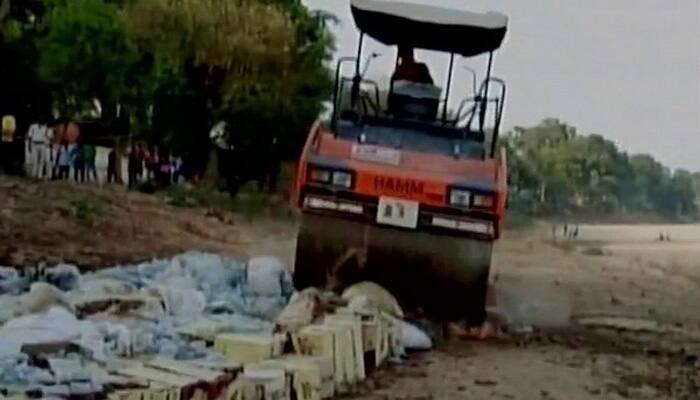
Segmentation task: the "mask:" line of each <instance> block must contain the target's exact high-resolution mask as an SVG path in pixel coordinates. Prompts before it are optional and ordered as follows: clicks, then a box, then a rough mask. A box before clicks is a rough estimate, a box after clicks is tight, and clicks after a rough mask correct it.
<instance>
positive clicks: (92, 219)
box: [69, 198, 103, 228]
mask: <svg viewBox="0 0 700 400" xmlns="http://www.w3.org/2000/svg"><path fill="white" fill-rule="evenodd" d="M69 206H70V207H69V209H70V214H71V215H72V216H73V218H75V219H76V220H77V221H78V223H80V225H83V226H85V227H88V228H92V227H93V226H95V224H96V223H97V220H98V219H99V217H100V216H102V214H103V210H102V207H100V205H99V204H98V203H96V202H95V201H94V200H91V199H85V198H83V199H77V200H72V201H71V202H70V204H69Z"/></svg>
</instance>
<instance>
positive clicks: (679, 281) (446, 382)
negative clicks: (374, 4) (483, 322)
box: [0, 177, 700, 400]
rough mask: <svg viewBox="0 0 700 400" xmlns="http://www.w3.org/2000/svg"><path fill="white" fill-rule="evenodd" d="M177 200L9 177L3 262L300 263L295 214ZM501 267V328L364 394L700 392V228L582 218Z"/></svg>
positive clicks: (513, 244) (495, 277) (628, 395)
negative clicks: (184, 259) (228, 258)
mask: <svg viewBox="0 0 700 400" xmlns="http://www.w3.org/2000/svg"><path fill="white" fill-rule="evenodd" d="M165 203H166V199H165V197H164V196H148V195H143V194H138V193H127V192H125V191H124V190H123V189H121V188H96V187H91V186H79V185H74V184H70V183H51V184H36V183H30V182H27V181H17V180H10V179H7V178H3V177H0V204H1V205H2V206H1V207H0V265H36V264H37V263H38V262H46V263H48V264H52V263H57V262H59V261H66V262H73V263H77V264H79V265H81V266H83V267H85V268H93V267H99V266H105V265H114V264H117V263H122V262H133V261H139V260H143V259H149V258H152V257H157V256H169V255H172V254H175V253H179V252H182V251H186V250H206V251H215V252H221V253H225V254H231V255H243V256H245V255H257V254H272V255H277V256H280V257H282V258H283V259H284V260H285V261H287V262H289V263H290V264H291V261H292V259H293V249H294V235H295V227H294V224H293V223H290V221H285V222H280V221H273V220H270V219H266V218H262V219H257V220H255V221H254V222H251V221H249V220H248V219H247V218H245V217H242V216H239V215H233V214H229V213H224V212H220V211H217V210H211V209H210V210H207V209H200V208H191V209H189V208H176V207H171V206H168V205H166V204H165ZM660 233H664V235H668V236H669V237H670V238H671V241H670V242H666V241H664V242H659V241H658V236H659V234H660ZM493 264H494V265H493V269H492V276H491V281H492V293H491V299H492V301H491V303H492V306H491V309H490V311H491V315H492V318H491V321H492V323H493V325H495V326H496V327H497V328H499V329H500V330H502V331H503V332H504V334H503V335H499V336H498V337H493V336H492V337H490V338H488V339H487V340H471V341H458V340H453V341H447V342H444V343H440V344H439V345H438V347H437V349H436V350H435V351H432V352H429V353H425V354H417V355H413V356H412V357H410V358H409V359H408V360H406V361H404V362H402V363H400V364H396V365H392V366H391V367H390V368H388V369H385V370H382V371H377V372H376V373H375V374H373V375H372V377H371V378H370V379H368V381H367V382H365V383H364V384H363V385H362V387H361V392H360V393H361V395H358V396H355V397H353V399H358V400H360V399H362V400H370V399H372V400H374V399H377V400H379V399H386V400H409V399H413V400H418V399H471V400H479V399H523V400H530V399H566V400H578V399H700V364H699V363H698V356H700V296H699V295H698V289H700V226H690V225H684V226H648V225H639V226H635V225H629V226H601V225H598V226H594V225H591V226H581V227H580V236H579V238H578V239H577V240H576V241H572V240H568V239H564V238H562V237H557V238H553V237H552V232H551V227H549V226H544V225H542V226H540V227H539V228H537V229H530V230H528V231H518V232H509V233H508V234H507V235H506V237H505V238H504V239H503V240H501V241H500V242H499V243H498V245H497V247H496V250H495V257H494V263H493Z"/></svg>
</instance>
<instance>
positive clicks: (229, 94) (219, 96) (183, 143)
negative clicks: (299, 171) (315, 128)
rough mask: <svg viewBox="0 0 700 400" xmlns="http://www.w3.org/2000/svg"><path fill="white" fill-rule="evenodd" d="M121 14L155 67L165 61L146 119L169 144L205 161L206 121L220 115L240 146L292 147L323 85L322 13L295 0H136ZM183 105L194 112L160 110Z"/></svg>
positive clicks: (326, 87) (326, 41)
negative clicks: (176, 117)
mask: <svg viewBox="0 0 700 400" xmlns="http://www.w3.org/2000/svg"><path fill="white" fill-rule="evenodd" d="M128 15H129V18H128V20H129V22H130V29H131V31H132V32H133V33H134V35H135V37H137V38H138V41H139V43H140V45H141V46H142V47H143V48H146V49H148V51H150V52H151V53H152V54H153V56H154V59H155V62H156V65H157V69H159V70H161V71H168V74H166V75H167V76H168V77H169V79H170V80H169V82H168V84H166V85H161V87H160V89H159V91H158V92H157V94H156V98H155V100H156V101H155V104H154V116H153V121H154V128H156V127H157V128H166V129H167V131H168V132H167V133H166V134H165V135H164V137H165V138H169V139H171V144H172V145H173V146H174V147H175V148H178V147H179V148H182V149H183V150H184V149H188V150H190V151H191V150H192V149H195V151H194V153H196V154H192V155H191V157H190V158H191V159H196V163H197V164H199V165H200V168H203V164H204V163H206V158H207V157H206V156H205V152H204V150H205V149H207V148H209V146H210V144H209V137H208V131H209V128H211V127H212V126H213V125H214V123H215V122H216V121H219V120H225V121H228V122H229V124H228V126H229V127H230V129H229V138H228V139H229V142H230V143H231V144H235V145H236V146H237V148H250V149H253V150H257V151H260V150H261V149H268V148H270V144H271V143H277V145H278V146H281V147H282V149H280V150H279V151H278V153H279V156H282V155H285V154H286V155H287V156H291V155H292V154H293V156H296V155H297V154H294V153H295V152H298V150H299V148H300V147H301V145H300V143H303V137H304V136H305V134H306V130H307V129H308V127H309V126H310V124H311V122H312V121H313V119H314V118H315V117H316V115H318V112H319V111H320V109H321V104H322V101H323V100H325V99H326V98H327V95H328V94H329V93H330V87H331V83H330V79H329V76H330V75H329V74H328V71H327V69H326V67H325V65H324V62H325V61H326V60H327V59H328V58H329V56H330V49H331V48H332V39H331V38H330V35H329V34H328V33H327V29H326V26H325V17H324V16H320V15H313V14H310V13H309V12H308V11H307V10H306V8H304V7H303V6H301V5H300V4H298V3H297V2H291V1H269V2H263V1H253V0H233V1H231V0H203V1H200V0H181V1H178V2H173V1H169V0H153V1H148V2H144V1H141V2H135V3H134V4H133V5H132V6H131V7H130V8H129V9H128ZM159 75H160V76H162V74H159ZM176 77H179V79H178V78H176ZM185 105H194V106H195V109H193V112H192V113H190V114H191V115H189V116H188V117H193V118H196V120H190V121H187V123H182V124H177V125H176V124H170V123H168V121H167V119H168V117H162V116H159V115H158V114H160V113H167V114H168V115H172V113H171V112H169V111H170V110H169V108H170V107H176V109H181V108H183V107H185ZM181 127H187V131H186V132H183V131H181V130H180V128H181ZM302 132H303V133H302ZM159 134H160V133H159ZM274 138H278V139H279V140H274ZM266 157H267V156H266V155H265V156H264V157H256V156H252V157H251V158H252V159H254V160H259V159H264V158H266ZM276 157H278V156H276Z"/></svg>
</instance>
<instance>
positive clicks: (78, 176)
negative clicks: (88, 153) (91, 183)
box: [72, 142, 85, 182]
mask: <svg viewBox="0 0 700 400" xmlns="http://www.w3.org/2000/svg"><path fill="white" fill-rule="evenodd" d="M72 161H73V180H75V181H76V182H85V154H84V148H83V144H82V143H80V142H78V143H76V145H75V147H73V150H72Z"/></svg>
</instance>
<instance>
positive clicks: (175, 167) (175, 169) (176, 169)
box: [172, 156, 183, 185]
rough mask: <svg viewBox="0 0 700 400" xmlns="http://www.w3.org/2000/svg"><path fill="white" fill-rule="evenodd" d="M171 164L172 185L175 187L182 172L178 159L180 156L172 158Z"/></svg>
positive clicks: (180, 162) (180, 158) (179, 159)
mask: <svg viewBox="0 0 700 400" xmlns="http://www.w3.org/2000/svg"><path fill="white" fill-rule="evenodd" d="M172 163H173V183H174V184H175V185H177V184H179V183H180V178H181V177H182V176H183V175H182V172H183V171H182V165H183V162H182V157H180V156H175V157H173V160H172Z"/></svg>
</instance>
